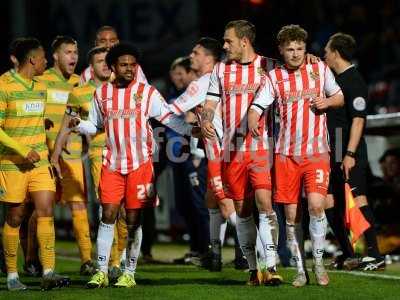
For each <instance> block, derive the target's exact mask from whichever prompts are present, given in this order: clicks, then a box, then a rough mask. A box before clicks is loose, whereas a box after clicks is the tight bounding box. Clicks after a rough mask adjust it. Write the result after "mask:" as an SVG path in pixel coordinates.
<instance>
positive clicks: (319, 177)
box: [315, 169, 329, 185]
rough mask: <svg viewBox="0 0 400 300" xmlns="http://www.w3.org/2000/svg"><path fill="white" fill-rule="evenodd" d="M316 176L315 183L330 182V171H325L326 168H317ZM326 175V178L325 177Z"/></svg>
mask: <svg viewBox="0 0 400 300" xmlns="http://www.w3.org/2000/svg"><path fill="white" fill-rule="evenodd" d="M315 172H316V175H317V176H316V178H315V183H317V184H324V182H325V184H326V185H328V184H329V173H328V172H324V170H322V169H317V170H316V171H315ZM324 175H325V178H324Z"/></svg>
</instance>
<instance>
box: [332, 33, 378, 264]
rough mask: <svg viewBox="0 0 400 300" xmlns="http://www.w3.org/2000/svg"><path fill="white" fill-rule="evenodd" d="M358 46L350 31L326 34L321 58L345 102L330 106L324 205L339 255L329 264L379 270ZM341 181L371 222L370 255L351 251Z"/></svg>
mask: <svg viewBox="0 0 400 300" xmlns="http://www.w3.org/2000/svg"><path fill="white" fill-rule="evenodd" d="M355 50H356V42H355V40H354V38H353V37H352V36H351V35H348V34H344V33H336V34H334V35H333V36H331V37H330V39H329V41H328V43H327V45H326V47H325V61H326V63H327V64H328V66H329V67H330V68H331V69H332V70H333V71H334V72H335V75H336V81H337V83H338V84H339V86H340V87H341V89H342V91H343V94H344V100H345V105H344V106H343V107H342V108H339V109H335V110H330V111H328V112H327V116H328V131H329V138H330V144H331V177H330V184H329V191H328V197H327V205H326V210H325V213H326V217H327V219H328V222H329V224H330V226H331V228H332V230H333V232H334V234H335V236H336V238H337V239H338V242H339V244H340V246H341V250H342V252H343V255H342V256H340V257H338V258H337V259H336V260H335V261H334V262H333V267H336V268H338V269H341V268H343V267H344V268H346V269H349V270H352V269H356V268H358V269H362V270H365V271H371V270H382V269H384V268H385V261H384V259H383V257H382V256H381V255H380V253H379V250H378V245H377V240H376V231H375V226H374V217H373V214H372V210H371V207H370V206H369V205H368V200H367V197H366V190H367V182H366V177H367V166H368V156H367V145H366V143H365V140H364V137H363V136H364V128H365V119H366V116H367V111H366V108H367V96H368V89H367V85H366V83H365V82H364V80H363V78H362V77H361V75H360V73H359V72H358V70H357V69H356V68H355V66H354V65H353V64H352V63H351V60H352V58H353V55H354V53H355ZM345 180H347V181H348V183H349V184H350V186H351V188H352V190H353V195H354V198H355V201H356V203H357V205H358V206H359V207H360V210H361V212H362V214H363V215H364V217H365V219H366V220H367V221H368V223H369V224H371V226H370V228H369V229H367V230H366V231H365V232H364V238H365V241H366V243H367V246H368V256H367V257H363V258H356V257H354V252H353V249H352V246H351V244H350V241H349V238H348V232H347V230H346V229H345V226H344V209H345V194H344V183H345Z"/></svg>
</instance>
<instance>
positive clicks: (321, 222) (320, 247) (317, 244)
mask: <svg viewBox="0 0 400 300" xmlns="http://www.w3.org/2000/svg"><path fill="white" fill-rule="evenodd" d="M326 227H327V222H326V217H325V213H322V215H321V216H318V217H317V216H312V215H310V226H309V230H310V236H311V243H312V250H313V256H314V260H315V263H317V264H319V263H322V257H323V255H324V245H325V234H326Z"/></svg>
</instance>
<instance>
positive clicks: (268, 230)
mask: <svg viewBox="0 0 400 300" xmlns="http://www.w3.org/2000/svg"><path fill="white" fill-rule="evenodd" d="M275 220H276V214H275V213H273V214H270V215H268V216H267V214H266V213H260V214H259V234H260V239H261V242H262V245H263V247H264V252H265V257H266V263H267V268H273V267H275V265H276V242H277V241H276V240H274V235H275V233H274V232H275V231H277V230H278V229H277V225H276V224H274V223H275Z"/></svg>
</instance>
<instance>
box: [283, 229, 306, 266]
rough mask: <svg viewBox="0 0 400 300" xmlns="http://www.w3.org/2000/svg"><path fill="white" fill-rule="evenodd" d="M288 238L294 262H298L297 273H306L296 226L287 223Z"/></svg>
mask: <svg viewBox="0 0 400 300" xmlns="http://www.w3.org/2000/svg"><path fill="white" fill-rule="evenodd" d="M286 238H287V240H286V242H287V246H288V248H289V250H290V253H291V254H292V258H293V260H294V261H295V262H296V267H297V272H299V273H304V265H303V258H302V256H301V252H300V248H299V243H298V241H297V236H296V228H295V225H294V224H289V223H288V222H286Z"/></svg>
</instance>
